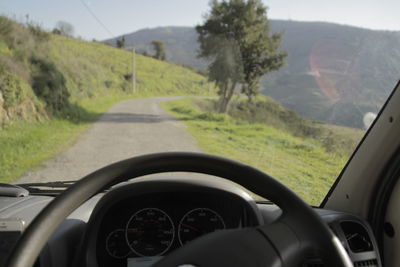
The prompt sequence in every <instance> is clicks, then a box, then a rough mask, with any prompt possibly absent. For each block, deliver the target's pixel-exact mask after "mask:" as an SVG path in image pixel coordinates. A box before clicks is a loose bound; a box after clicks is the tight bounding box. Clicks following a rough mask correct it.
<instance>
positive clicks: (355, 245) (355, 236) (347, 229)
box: [340, 221, 374, 266]
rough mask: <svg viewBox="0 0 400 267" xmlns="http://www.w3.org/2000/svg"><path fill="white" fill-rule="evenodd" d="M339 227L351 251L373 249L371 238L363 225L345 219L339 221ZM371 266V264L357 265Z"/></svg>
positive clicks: (357, 251) (358, 251)
mask: <svg viewBox="0 0 400 267" xmlns="http://www.w3.org/2000/svg"><path fill="white" fill-rule="evenodd" d="M340 227H341V228H342V230H343V233H344V235H345V237H346V241H347V244H348V245H349V248H350V249H351V251H352V252H353V253H360V252H366V251H373V250H374V248H373V246H372V241H371V238H370V236H369V234H368V232H367V230H366V229H365V227H364V226H362V225H361V224H359V223H357V222H353V221H345V222H341V223H340ZM359 266H373V265H359Z"/></svg>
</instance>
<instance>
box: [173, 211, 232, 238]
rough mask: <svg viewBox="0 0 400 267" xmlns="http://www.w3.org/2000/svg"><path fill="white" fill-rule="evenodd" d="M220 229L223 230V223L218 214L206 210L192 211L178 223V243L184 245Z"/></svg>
mask: <svg viewBox="0 0 400 267" xmlns="http://www.w3.org/2000/svg"><path fill="white" fill-rule="evenodd" d="M222 229H225V223H224V221H223V219H222V217H221V216H220V215H219V214H218V213H216V212H215V211H213V210H211V209H208V208H197V209H193V210H191V211H189V212H188V213H186V214H185V216H183V218H182V220H181V221H180V223H179V229H178V235H179V242H180V243H181V245H184V244H186V243H187V242H189V241H192V240H193V239H196V238H197V237H200V236H202V235H205V234H208V233H211V232H214V231H217V230H222Z"/></svg>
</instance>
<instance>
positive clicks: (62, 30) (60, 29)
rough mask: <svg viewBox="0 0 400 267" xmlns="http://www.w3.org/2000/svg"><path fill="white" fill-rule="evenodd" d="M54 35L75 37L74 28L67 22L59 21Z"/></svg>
mask: <svg viewBox="0 0 400 267" xmlns="http://www.w3.org/2000/svg"><path fill="white" fill-rule="evenodd" d="M53 33H56V34H61V35H67V36H72V35H74V26H72V24H71V23H69V22H66V21H59V22H57V24H56V27H55V28H54V30H53Z"/></svg>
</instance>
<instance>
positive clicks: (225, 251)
mask: <svg viewBox="0 0 400 267" xmlns="http://www.w3.org/2000/svg"><path fill="white" fill-rule="evenodd" d="M187 264H190V265H193V266H210V267H220V266H232V267H235V266H237V267H242V266H282V262H281V260H280V258H279V255H278V253H277V251H276V250H275V248H274V246H273V245H272V244H271V243H270V242H269V241H268V239H266V238H265V236H264V235H263V234H262V233H261V232H260V231H259V230H258V229H257V228H246V229H235V230H223V231H219V232H215V233H212V234H208V235H205V236H203V237H200V238H198V239H196V240H194V241H192V242H190V243H189V244H187V245H185V246H184V247H182V248H181V249H179V250H176V251H174V252H172V253H170V254H169V255H168V256H166V257H165V258H164V259H162V260H161V261H159V262H158V263H157V264H155V265H154V266H155V267H176V266H181V265H183V266H184V265H187Z"/></svg>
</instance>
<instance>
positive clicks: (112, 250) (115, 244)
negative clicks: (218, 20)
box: [106, 229, 132, 259]
mask: <svg viewBox="0 0 400 267" xmlns="http://www.w3.org/2000/svg"><path fill="white" fill-rule="evenodd" d="M106 250H107V252H108V254H110V256H112V257H114V258H116V259H123V258H125V257H127V256H128V255H129V253H132V252H131V250H130V248H129V247H128V244H127V243H126V238H125V230H124V229H116V230H114V231H112V232H111V233H110V234H108V236H107V239H106Z"/></svg>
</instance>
